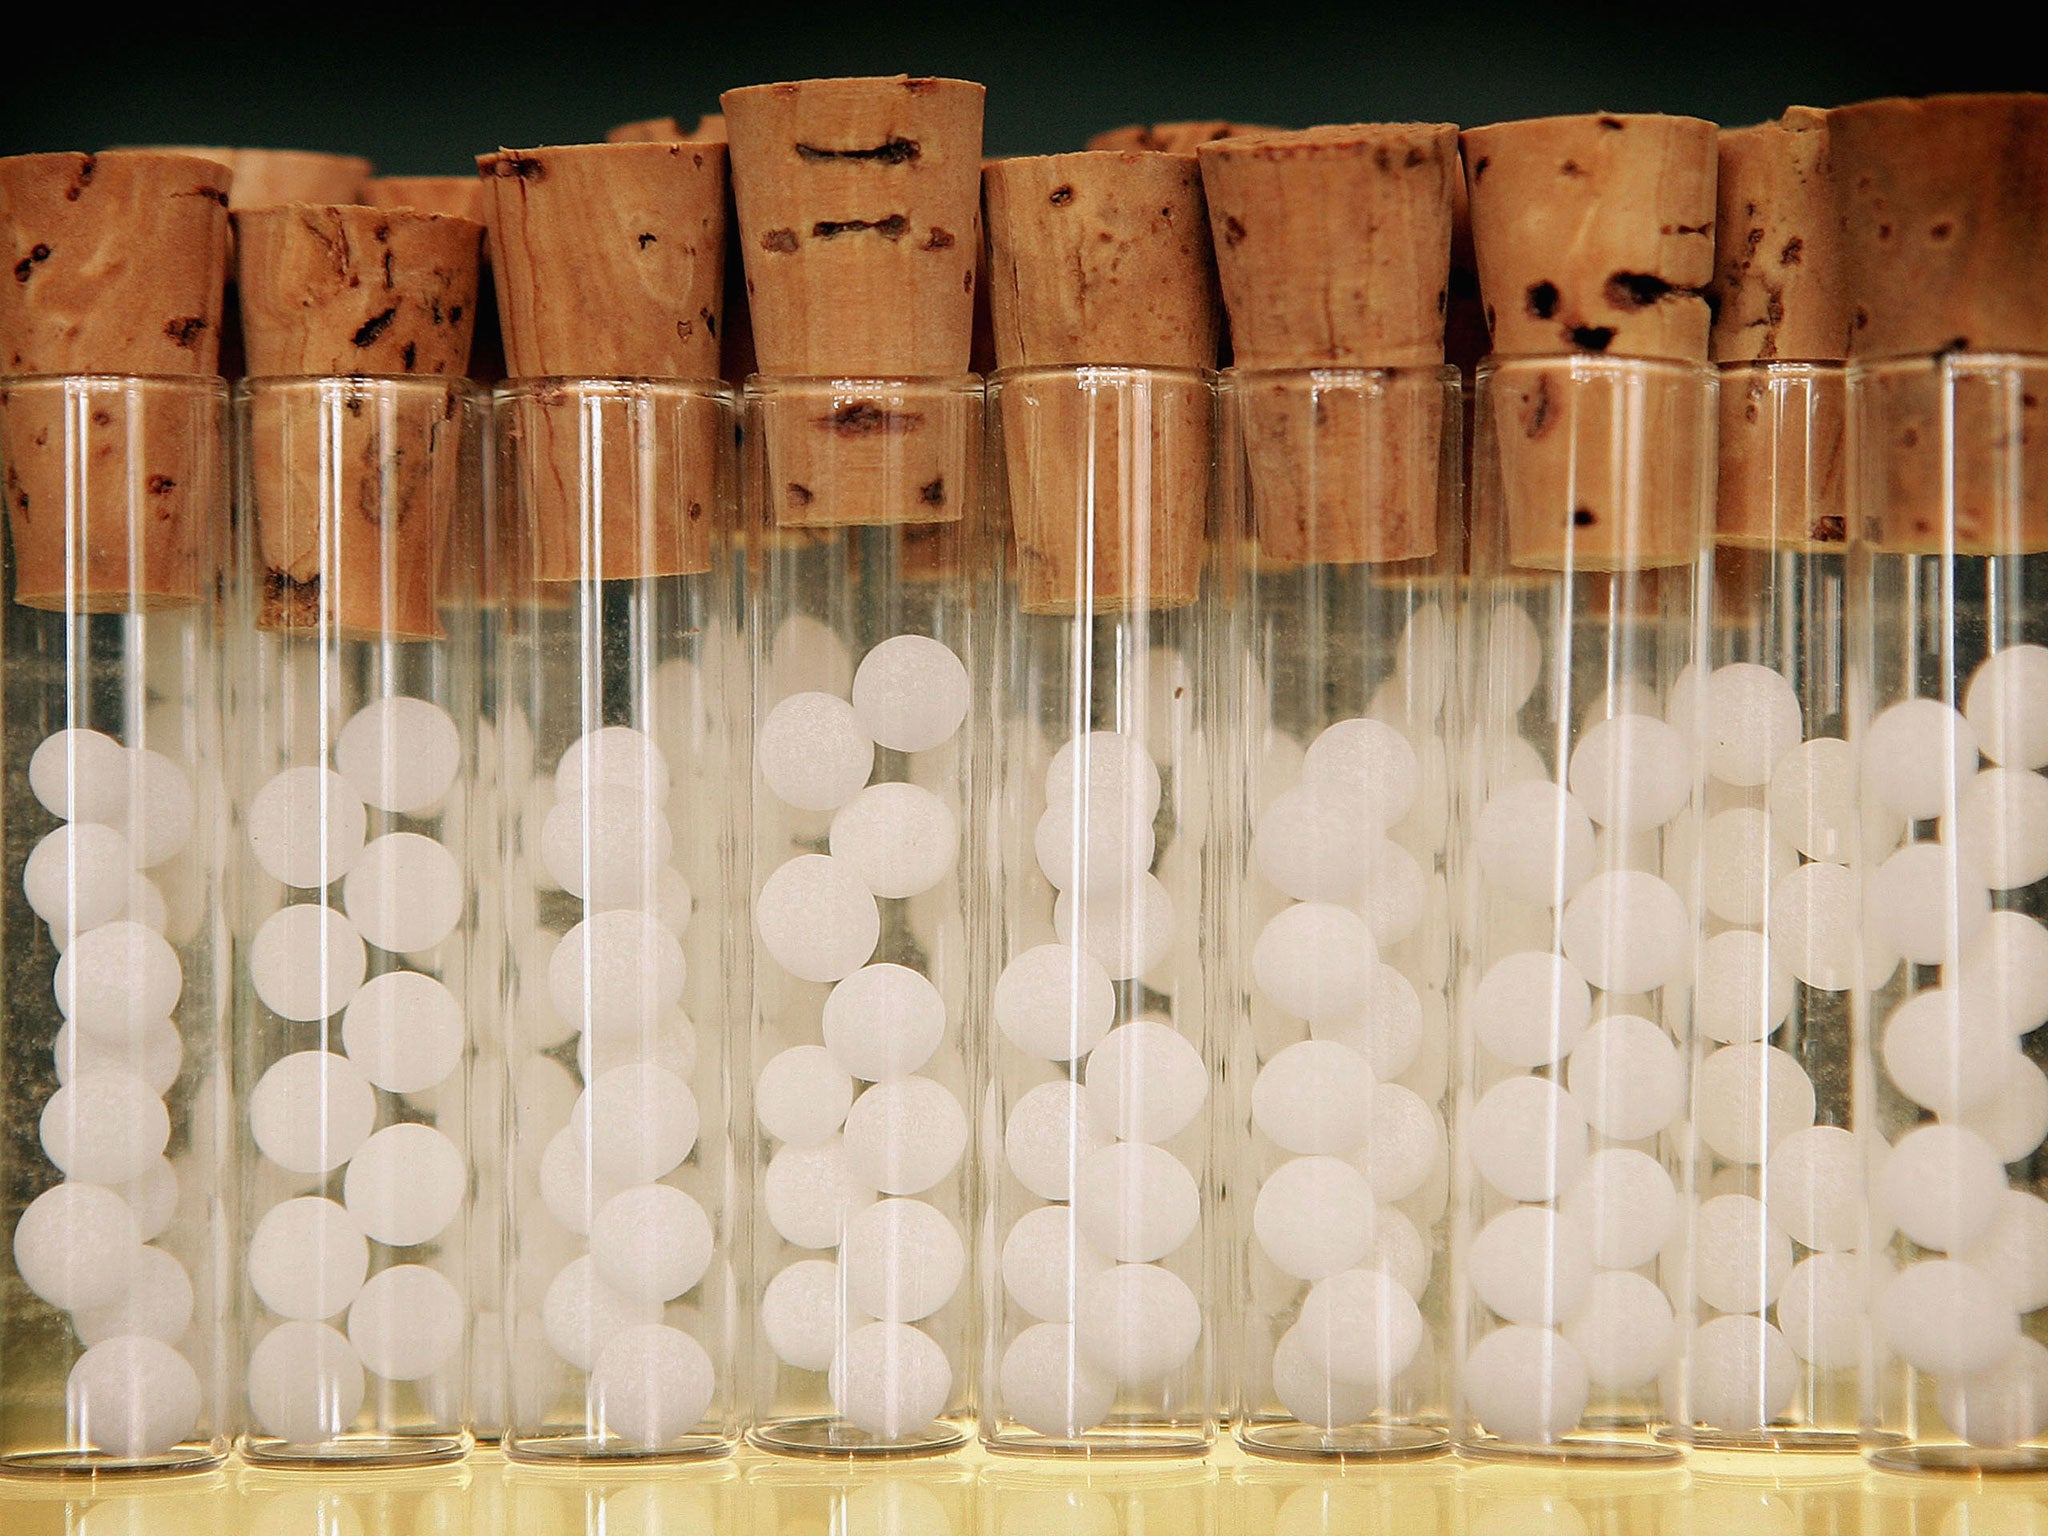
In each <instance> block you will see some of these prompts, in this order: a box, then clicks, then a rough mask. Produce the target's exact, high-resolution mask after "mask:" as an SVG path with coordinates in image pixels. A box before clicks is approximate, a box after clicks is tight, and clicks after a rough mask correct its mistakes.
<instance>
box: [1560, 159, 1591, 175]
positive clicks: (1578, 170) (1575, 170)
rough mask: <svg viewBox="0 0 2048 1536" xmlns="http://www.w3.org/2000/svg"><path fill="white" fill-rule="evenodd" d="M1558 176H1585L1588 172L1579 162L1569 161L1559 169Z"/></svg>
mask: <svg viewBox="0 0 2048 1536" xmlns="http://www.w3.org/2000/svg"><path fill="white" fill-rule="evenodd" d="M1557 174H1558V175H1560V176H1583V175H1585V174H1586V172H1585V170H1584V168H1583V167H1581V166H1580V164H1579V162H1578V161H1576V160H1567V161H1565V163H1564V164H1563V165H1560V166H1559V167H1558V168H1557Z"/></svg>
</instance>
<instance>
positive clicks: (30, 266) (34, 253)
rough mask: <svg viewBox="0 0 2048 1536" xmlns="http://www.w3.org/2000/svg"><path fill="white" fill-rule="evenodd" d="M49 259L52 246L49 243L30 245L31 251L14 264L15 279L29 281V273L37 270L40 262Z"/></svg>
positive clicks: (19, 281) (20, 281) (23, 281)
mask: <svg viewBox="0 0 2048 1536" xmlns="http://www.w3.org/2000/svg"><path fill="white" fill-rule="evenodd" d="M49 259H50V248H49V247H48V246H47V245H36V246H32V247H30V249H29V253H28V254H27V255H26V256H24V257H22V258H21V260H19V261H17V262H16V263H15V264H14V280H15V281H16V282H17V283H25V282H27V281H28V279H29V274H30V273H31V272H33V271H35V269H36V267H37V266H38V265H39V264H40V263H42V262H45V261H48V260H49Z"/></svg>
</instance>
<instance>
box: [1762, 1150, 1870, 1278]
mask: <svg viewBox="0 0 2048 1536" xmlns="http://www.w3.org/2000/svg"><path fill="white" fill-rule="evenodd" d="M1763 1187H1764V1201H1765V1203H1766V1204H1767V1205H1768V1206H1769V1207H1770V1211H1771V1220H1772V1221H1773V1222H1775V1223H1776V1224H1777V1225H1778V1226H1779V1227H1780V1228H1781V1229H1783V1231H1784V1232H1785V1233H1786V1234H1787V1235H1788V1236H1790V1237H1791V1238H1792V1239H1793V1241H1795V1242H1798V1243H1801V1244H1803V1245H1804V1246H1806V1247H1808V1248H1812V1249H1815V1250H1817V1251H1820V1252H1823V1253H1835V1252H1843V1251H1847V1250H1849V1249H1853V1248H1856V1247H1858V1246H1859V1245H1860V1244H1861V1243H1862V1241H1863V1219H1864V1218H1863V1205H1864V1201H1863V1189H1864V1185H1863V1159H1862V1155H1861V1154H1860V1153H1859V1152H1858V1150H1857V1147H1856V1138H1855V1136H1854V1135H1853V1134H1852V1133H1851V1132H1849V1131H1846V1130H1844V1129H1842V1127H1840V1126H1838V1125H1816V1126H1812V1127H1810V1128H1809V1129H1807V1130H1803V1131H1795V1132H1793V1134H1791V1135H1790V1136H1787V1137H1786V1138H1785V1139H1784V1140H1783V1141H1781V1142H1779V1143H1778V1145H1777V1146H1776V1147H1775V1148H1773V1149H1772V1152H1771V1155H1770V1157H1769V1158H1768V1159H1767V1160H1766V1162H1765V1164H1764V1185H1763Z"/></svg>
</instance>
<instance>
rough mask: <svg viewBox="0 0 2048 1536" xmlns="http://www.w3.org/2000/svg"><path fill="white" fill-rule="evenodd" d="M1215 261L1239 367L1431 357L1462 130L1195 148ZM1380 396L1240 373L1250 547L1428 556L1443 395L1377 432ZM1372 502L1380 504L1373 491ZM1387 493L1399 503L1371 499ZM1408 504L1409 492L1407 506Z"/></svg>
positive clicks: (1438, 351)
mask: <svg viewBox="0 0 2048 1536" xmlns="http://www.w3.org/2000/svg"><path fill="white" fill-rule="evenodd" d="M1199 159H1200V162H1201V167H1202V179H1203V185H1204V187H1205V188H1206V190H1207V193H1208V201H1209V223H1210V228H1211V230H1212V231H1213V232H1214V234H1215V238H1216V263H1217V268H1218V270H1219V272H1220V274H1221V276H1222V282H1223V297H1224V303H1225V305H1226V307H1227V308H1228V310H1229V314H1230V335H1231V346H1232V349H1233V353H1234V359H1233V361H1234V363H1235V366H1236V367H1237V368H1238V369H1239V370H1252V371H1260V370H1273V369H1285V370H1299V369H1315V368H1320V369H1330V368H1349V369H1380V368H1419V367H1430V368H1434V367H1436V366H1438V365H1440V364H1441V363H1442V362H1443V356H1444V314H1445V309H1446V305H1447V302H1448V284H1449V279H1450V244H1451V216H1452V203H1453V198H1454V194H1455V188H1456V186H1457V164H1458V130H1457V128H1456V127H1455V126H1454V125H1452V124H1449V123H1396V124H1366V125H1357V126H1352V127H1331V128H1312V129H1309V130H1307V131H1305V132H1302V133H1271V134H1260V135H1256V136H1253V137H1249V138H1237V139H1225V140H1220V141H1218V142H1215V143H1212V144H1208V145H1205V146H1203V148H1202V149H1201V151H1200V154H1199ZM1383 396H1384V391H1383V390H1374V389H1371V388H1366V389H1363V390H1348V389H1344V388H1340V387H1335V386H1334V385H1333V386H1332V387H1329V388H1326V389H1304V388H1303V387H1301V385H1300V383H1299V381H1279V380H1272V379H1256V378H1242V379H1241V381H1240V383H1239V385H1238V394H1237V399H1238V403H1239V407H1240V409H1241V411H1242V412H1243V415H1242V417H1241V421H1242V425H1243V431H1244V445H1245V451H1246V454H1247V457H1248V468H1249V471H1250V475H1251V481H1252V486H1251V490H1252V517H1253V522H1254V526H1255V528H1256V530H1257V533H1258V538H1259V546H1260V552H1261V553H1262V554H1263V555H1265V556H1266V557H1268V558H1270V559H1278V560H1288V561H1298V560H1317V561H1328V562H1333V563H1337V564H1358V563H1361V562H1365V561H1376V562H1377V561H1390V560H1408V559H1418V558H1424V557H1427V556H1429V555H1431V554H1434V553H1435V552H1436V547H1437V541H1438V533H1437V518H1436V464H1437V448H1438V444H1439V443H1440V442H1441V440H1442V433H1443V423H1442V421H1441V419H1440V407H1441V400H1442V391H1441V390H1440V389H1437V388H1431V389H1429V390H1426V391H1423V392H1422V393H1421V395H1420V396H1418V398H1417V400H1416V402H1415V403H1416V405H1417V406H1418V407H1420V408H1421V409H1422V410H1423V411H1424V412H1425V413H1434V415H1435V419H1417V416H1416V412H1415V410H1413V409H1411V410H1404V411H1401V412H1399V413H1398V418H1399V419H1400V422H1401V425H1402V426H1403V427H1404V428H1406V429H1408V430H1409V431H1411V432H1413V433H1414V435H1413V436H1412V437H1403V438H1389V437H1385V436H1383V435H1382V434H1381V432H1380V431H1379V430H1378V429H1379V428H1382V427H1384V426H1386V425H1389V424H1390V423H1391V421H1392V420H1393V419H1394V418H1393V417H1390V416H1389V415H1388V414H1387V413H1385V412H1383V411H1380V410H1378V409H1377V407H1376V402H1377V401H1378V400H1380V399H1382V398H1383ZM1376 493H1377V494H1376ZM1389 493H1391V494H1393V495H1395V496H1396V497H1397V498H1399V499H1397V500H1396V501H1393V502H1388V501H1385V500H1381V499H1379V498H1380V497H1381V496H1384V495H1386V494H1389ZM1410 496H1416V497H1419V500H1418V501H1415V502H1410V501H1409V500H1408V499H1407V498H1408V497H1410Z"/></svg>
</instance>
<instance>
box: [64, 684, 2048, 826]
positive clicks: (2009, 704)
mask: <svg viewBox="0 0 2048 1536" xmlns="http://www.w3.org/2000/svg"><path fill="white" fill-rule="evenodd" d="M2044 698H2048V647H2043V646H2038V645H2009V646H2006V647H2005V648H2004V649H2002V650H1999V651H1995V652H1993V653H1992V654H1991V655H1990V656H1988V657H1986V658H1985V660H1984V662H1983V664H1982V665H1981V666H1979V667H1978V668H1977V670H1976V672H1975V673H1973V674H1972V675H1971V677H1970V686H1969V691H1968V692H1967V693H1965V694H1964V695H1963V718H1964V719H1966V720H1968V721H1969V723H1970V726H1971V729H1973V730H1974V731H1975V732H1976V733H1977V737H1978V740H1979V741H1980V742H1981V743H1982V744H1983V750H1984V755H1985V756H1986V757H1988V758H1990V759H1991V761H1993V762H1994V763H1997V764H1998V765H1999V766H2000V767H2003V768H2048V708H2044V707H2043V706H2042V704H2041V700H2042V699H2044ZM31 772H33V769H31ZM43 803H44V804H45V805H48V804H49V801H47V800H45V801H44V802H43ZM51 808H52V809H53V810H54V809H55V807H54V806H52V807H51ZM59 814H60V815H61V814H62V813H61V812H59Z"/></svg>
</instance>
